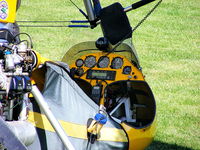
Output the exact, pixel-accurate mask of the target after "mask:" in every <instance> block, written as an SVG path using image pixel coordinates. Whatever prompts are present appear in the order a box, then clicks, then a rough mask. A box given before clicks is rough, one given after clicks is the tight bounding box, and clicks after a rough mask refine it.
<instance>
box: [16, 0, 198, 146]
mask: <svg viewBox="0 0 200 150" xmlns="http://www.w3.org/2000/svg"><path fill="white" fill-rule="evenodd" d="M101 1H102V6H104V7H105V6H107V5H108V4H111V3H113V2H114V0H110V1H106V0H104V1H103V0H101ZM74 2H75V3H76V4H77V5H78V6H80V7H81V8H82V9H84V6H83V1H81V0H74ZM119 2H121V3H122V5H123V6H128V5H129V4H131V3H133V2H135V1H131V0H126V1H125V0H119ZM154 5H155V2H154V3H152V4H149V5H148V6H144V7H143V8H140V9H138V10H134V11H132V12H129V13H128V16H129V18H130V22H131V25H132V26H133V27H134V26H135V25H136V24H137V22H138V21H139V20H140V19H142V18H143V16H144V15H145V14H146V13H147V12H148V11H149V10H150V8H152V7H153V6H154ZM78 19H84V17H83V16H82V15H81V14H80V13H79V12H78V10H77V9H75V7H74V6H73V5H72V4H71V3H70V1H69V0H62V1H61V0H60V1H55V0H33V1H31V0H22V5H21V8H20V9H19V11H18V13H17V20H78ZM54 25H60V24H58V23H57V24H54ZM62 25H63V24H62ZM21 32H27V33H29V34H30V35H31V36H32V38H33V42H34V49H35V50H36V51H38V52H40V53H41V54H42V56H44V57H47V58H50V59H53V60H61V59H62V56H63V55H64V54H65V52H66V51H67V50H68V49H69V48H70V47H71V46H72V45H74V44H76V43H79V42H81V41H87V40H96V39H97V38H98V37H100V36H102V33H101V29H100V27H98V28H96V29H94V30H91V29H82V28H81V29H70V28H21ZM133 42H134V44H135V47H136V49H137V52H138V54H139V58H140V62H141V66H142V67H143V72H144V74H145V75H146V80H147V81H148V83H149V84H150V86H151V88H152V90H153V92H154V95H155V98H156V101H157V133H156V136H155V140H154V142H153V143H152V145H151V146H150V147H149V148H147V149H148V150H184V149H185V150H191V149H195V150H200V0H186V1H181V0H165V1H164V2H163V3H162V4H161V5H160V6H159V7H158V9H157V10H156V11H155V12H154V13H153V15H151V16H150V17H149V18H148V19H147V21H146V22H145V23H144V24H142V26H141V27H140V28H138V29H137V30H136V31H135V32H134V33H133Z"/></svg>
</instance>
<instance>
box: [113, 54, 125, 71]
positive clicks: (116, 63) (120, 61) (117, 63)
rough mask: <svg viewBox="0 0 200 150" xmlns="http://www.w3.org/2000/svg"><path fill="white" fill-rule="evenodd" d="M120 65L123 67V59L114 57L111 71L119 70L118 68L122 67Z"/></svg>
mask: <svg viewBox="0 0 200 150" xmlns="http://www.w3.org/2000/svg"><path fill="white" fill-rule="evenodd" d="M122 65H123V59H122V58H120V57H115V58H114V59H113V60H112V63H111V68H113V69H119V68H121V67H122Z"/></svg>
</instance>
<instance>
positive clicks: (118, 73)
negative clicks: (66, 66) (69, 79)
mask: <svg viewBox="0 0 200 150" xmlns="http://www.w3.org/2000/svg"><path fill="white" fill-rule="evenodd" d="M107 54H108V53H105V52H98V53H90V54H89V55H88V54H87V55H84V56H82V57H80V59H82V60H85V59H86V57H88V56H94V57H95V58H96V60H97V61H98V60H99V58H100V57H101V56H108V57H109V59H110V64H109V65H108V67H107V68H99V67H97V65H96V66H95V67H92V69H93V70H109V71H116V77H115V80H114V81H112V80H107V83H108V84H110V83H112V82H115V81H119V80H140V81H143V80H144V76H143V74H142V73H141V71H140V70H138V69H137V68H136V67H135V66H133V64H131V63H130V61H129V60H128V59H126V58H125V57H124V56H122V55H118V54H114V53H111V54H109V55H107ZM116 57H120V58H122V59H123V62H124V66H131V67H132V72H131V74H128V75H127V74H122V72H123V66H122V67H121V68H119V69H112V68H111V67H110V66H111V61H112V60H113V59H114V58H116ZM70 68H77V67H76V64H75V63H73V64H72V65H71V66H70ZM82 69H83V71H84V72H86V71H87V70H88V69H90V68H88V67H85V66H82ZM77 78H79V77H78V76H77ZM80 79H83V80H85V81H88V82H89V83H90V84H91V85H92V86H93V85H95V84H96V81H95V80H91V79H87V78H86V74H84V75H83V76H81V77H80Z"/></svg>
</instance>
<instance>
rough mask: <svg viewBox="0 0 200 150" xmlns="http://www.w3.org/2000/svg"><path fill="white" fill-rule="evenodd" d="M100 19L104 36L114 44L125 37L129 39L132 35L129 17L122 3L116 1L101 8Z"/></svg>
mask: <svg viewBox="0 0 200 150" xmlns="http://www.w3.org/2000/svg"><path fill="white" fill-rule="evenodd" d="M100 20H101V27H102V30H103V33H104V36H105V37H106V38H107V39H108V40H109V41H110V43H111V44H112V45H115V44H117V43H118V42H119V41H121V40H122V39H123V38H125V37H126V39H127V38H130V37H131V36H132V29H131V26H130V23H129V20H128V17H127V15H126V13H125V12H124V8H123V7H122V6H121V4H120V3H114V4H112V5H110V6H108V7H105V8H103V9H101V11H100ZM127 35H128V36H127Z"/></svg>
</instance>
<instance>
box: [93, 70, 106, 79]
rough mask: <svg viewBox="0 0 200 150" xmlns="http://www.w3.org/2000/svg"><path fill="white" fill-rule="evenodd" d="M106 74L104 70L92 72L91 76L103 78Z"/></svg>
mask: <svg viewBox="0 0 200 150" xmlns="http://www.w3.org/2000/svg"><path fill="white" fill-rule="evenodd" d="M106 76H107V73H106V72H94V71H93V72H92V77H103V78H105V77H106Z"/></svg>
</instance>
